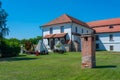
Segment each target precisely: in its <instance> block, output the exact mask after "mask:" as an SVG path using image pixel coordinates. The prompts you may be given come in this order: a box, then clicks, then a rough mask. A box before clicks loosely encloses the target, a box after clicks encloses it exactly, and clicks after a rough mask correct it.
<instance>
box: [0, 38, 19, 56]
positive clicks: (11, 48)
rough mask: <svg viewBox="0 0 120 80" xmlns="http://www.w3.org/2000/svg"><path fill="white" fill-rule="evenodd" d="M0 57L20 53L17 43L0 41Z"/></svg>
mask: <svg viewBox="0 0 120 80" xmlns="http://www.w3.org/2000/svg"><path fill="white" fill-rule="evenodd" d="M0 49H1V50H0V51H1V57H13V56H17V55H18V54H19V52H20V47H19V43H17V42H12V41H8V40H2V41H1V45H0Z"/></svg>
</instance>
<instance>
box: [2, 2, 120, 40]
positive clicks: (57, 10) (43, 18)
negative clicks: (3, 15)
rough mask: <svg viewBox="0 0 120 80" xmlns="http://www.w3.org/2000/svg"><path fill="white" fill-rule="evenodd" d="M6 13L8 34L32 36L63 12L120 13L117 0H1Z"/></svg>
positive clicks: (93, 16)
mask: <svg viewBox="0 0 120 80" xmlns="http://www.w3.org/2000/svg"><path fill="white" fill-rule="evenodd" d="M1 1H2V3H3V4H2V8H4V9H5V10H6V11H7V13H8V14H9V16H8V19H7V20H8V22H7V25H8V27H9V29H10V35H9V36H7V37H8V38H18V39H23V38H27V39H28V38H33V37H36V36H40V35H42V32H41V30H40V29H39V26H40V25H43V24H45V23H47V22H49V21H51V20H53V19H54V18H56V17H58V16H61V15H62V14H64V13H66V14H69V15H71V16H73V17H75V18H77V19H79V20H82V21H85V22H89V21H95V20H102V19H109V18H118V17H120V0H1Z"/></svg>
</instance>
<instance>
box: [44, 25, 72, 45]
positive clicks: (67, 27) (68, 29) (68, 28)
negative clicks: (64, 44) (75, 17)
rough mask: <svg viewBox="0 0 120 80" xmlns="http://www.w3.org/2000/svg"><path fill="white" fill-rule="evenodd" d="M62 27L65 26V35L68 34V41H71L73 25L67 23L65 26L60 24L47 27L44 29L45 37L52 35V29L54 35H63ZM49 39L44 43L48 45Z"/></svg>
mask: <svg viewBox="0 0 120 80" xmlns="http://www.w3.org/2000/svg"><path fill="white" fill-rule="evenodd" d="M61 26H64V33H68V34H67V36H66V39H67V40H71V26H72V23H65V24H58V25H52V26H47V27H42V31H43V36H45V35H48V34H50V28H51V27H52V28H53V34H59V33H61ZM46 40H47V39H43V42H44V43H45V44H48V42H47V41H46Z"/></svg>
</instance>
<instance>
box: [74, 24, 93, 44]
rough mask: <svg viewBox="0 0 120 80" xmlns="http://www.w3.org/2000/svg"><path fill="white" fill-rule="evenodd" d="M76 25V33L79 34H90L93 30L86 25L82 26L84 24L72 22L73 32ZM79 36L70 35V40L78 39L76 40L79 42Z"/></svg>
mask: <svg viewBox="0 0 120 80" xmlns="http://www.w3.org/2000/svg"><path fill="white" fill-rule="evenodd" d="M76 27H77V33H79V34H90V33H92V32H93V30H91V29H89V28H86V27H84V26H81V25H78V24H76V23H74V24H73V25H72V32H75V31H76ZM82 29H83V33H82ZM75 33H76V32H75ZM79 38H80V37H79V36H75V35H72V40H73V41H76V40H78V42H80V40H79Z"/></svg>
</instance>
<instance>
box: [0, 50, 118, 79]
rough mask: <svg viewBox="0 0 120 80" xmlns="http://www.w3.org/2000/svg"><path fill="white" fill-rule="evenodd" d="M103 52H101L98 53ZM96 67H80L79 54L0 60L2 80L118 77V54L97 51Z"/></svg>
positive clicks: (22, 56)
mask: <svg viewBox="0 0 120 80" xmlns="http://www.w3.org/2000/svg"><path fill="white" fill-rule="evenodd" d="M101 53H102V54H101ZM96 58H97V60H96V61H97V62H96V63H97V68H93V69H81V53H80V52H68V53H66V54H64V55H61V54H53V53H51V54H50V55H47V56H29V55H27V56H26V55H21V56H18V57H13V58H2V59H0V74H1V76H0V79H1V80H9V79H11V80H120V76H119V75H120V53H112V52H104V51H102V52H101V51H100V52H97V54H96Z"/></svg>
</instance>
